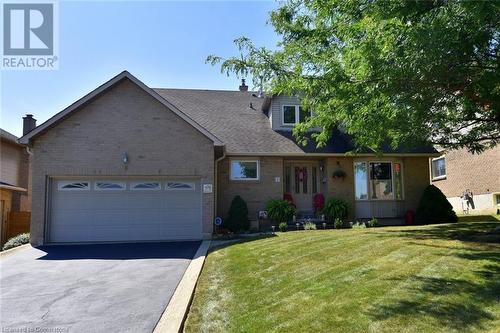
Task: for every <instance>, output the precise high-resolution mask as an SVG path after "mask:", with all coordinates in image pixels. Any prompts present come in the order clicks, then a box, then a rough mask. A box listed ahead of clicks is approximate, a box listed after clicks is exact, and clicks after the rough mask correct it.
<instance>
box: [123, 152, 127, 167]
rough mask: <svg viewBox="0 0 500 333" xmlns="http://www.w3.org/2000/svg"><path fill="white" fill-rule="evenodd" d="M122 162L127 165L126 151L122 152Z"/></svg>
mask: <svg viewBox="0 0 500 333" xmlns="http://www.w3.org/2000/svg"><path fill="white" fill-rule="evenodd" d="M122 162H123V164H125V165H127V164H128V155H127V153H123V158H122Z"/></svg>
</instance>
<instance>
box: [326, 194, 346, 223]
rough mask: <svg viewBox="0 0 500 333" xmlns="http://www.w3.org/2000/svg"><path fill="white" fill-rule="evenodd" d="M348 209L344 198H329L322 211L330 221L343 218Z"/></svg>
mask: <svg viewBox="0 0 500 333" xmlns="http://www.w3.org/2000/svg"><path fill="white" fill-rule="evenodd" d="M348 209H349V205H348V204H347V202H345V201H344V200H341V199H335V198H330V199H328V200H327V202H326V204H325V207H324V208H323V213H324V214H325V216H326V217H327V218H328V219H329V220H330V221H335V219H341V220H345V219H346V218H347V213H348Z"/></svg>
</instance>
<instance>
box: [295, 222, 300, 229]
mask: <svg viewBox="0 0 500 333" xmlns="http://www.w3.org/2000/svg"><path fill="white" fill-rule="evenodd" d="M295 225H296V226H297V230H299V226H300V223H299V222H297V223H295Z"/></svg>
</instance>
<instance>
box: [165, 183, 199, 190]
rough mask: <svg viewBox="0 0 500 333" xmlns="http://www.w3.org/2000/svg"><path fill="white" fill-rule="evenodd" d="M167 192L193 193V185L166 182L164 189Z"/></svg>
mask: <svg viewBox="0 0 500 333" xmlns="http://www.w3.org/2000/svg"><path fill="white" fill-rule="evenodd" d="M165 189H166V190H167V191H193V190H194V183H185V182H174V181H170V182H167V185H166V187H165Z"/></svg>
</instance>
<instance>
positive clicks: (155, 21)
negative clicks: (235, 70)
mask: <svg viewBox="0 0 500 333" xmlns="http://www.w3.org/2000/svg"><path fill="white" fill-rule="evenodd" d="M276 6H277V3H275V2H273V1H192V2H191V1H189V2H188V1H179V2H176V1H61V2H60V3H59V69H58V70H52V71H43V70H37V71H33V70H30V71H27V70H25V71H1V73H0V74H1V81H0V82H1V90H0V91H1V96H0V97H1V112H0V127H1V128H2V129H5V130H7V131H9V132H11V133H12V134H14V135H17V136H21V135H22V117H23V116H24V115H25V114H27V113H30V114H33V115H34V117H35V118H36V119H37V124H38V125H39V124H41V123H42V122H44V121H45V120H47V119H48V118H50V117H51V116H53V115H54V114H56V113H57V112H59V111H61V110H63V109H64V108H65V107H67V106H68V105H70V104H72V103H73V102H75V101H77V100H78V99H79V98H81V97H83V96H84V95H85V94H87V93H89V92H90V91H92V90H94V89H95V88H97V87H98V86H99V85H101V84H102V83H104V82H106V81H107V80H109V79H111V78H112V77H113V76H115V75H117V74H118V73H120V72H122V71H123V70H128V71H129V72H130V73H132V74H133V75H134V76H136V77H137V78H138V79H140V80H141V81H143V82H144V83H145V84H146V85H148V86H149V87H154V88H159V87H165V88H201V89H229V90H235V89H237V88H238V85H239V84H240V82H239V79H237V78H236V77H235V76H230V77H227V76H226V75H225V74H221V73H220V68H219V67H212V66H211V65H209V64H205V58H206V57H207V56H208V55H210V54H216V55H219V56H223V57H227V56H232V55H238V50H237V48H236V46H235V45H234V44H233V40H234V39H235V38H237V37H240V36H246V37H249V38H250V39H252V41H254V43H255V44H256V45H259V46H266V47H271V48H273V47H275V46H276V43H277V41H278V36H277V35H276V33H275V32H274V30H273V27H272V26H271V25H269V24H267V22H268V19H269V12H270V11H271V10H272V9H274V8H275V7H276Z"/></svg>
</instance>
